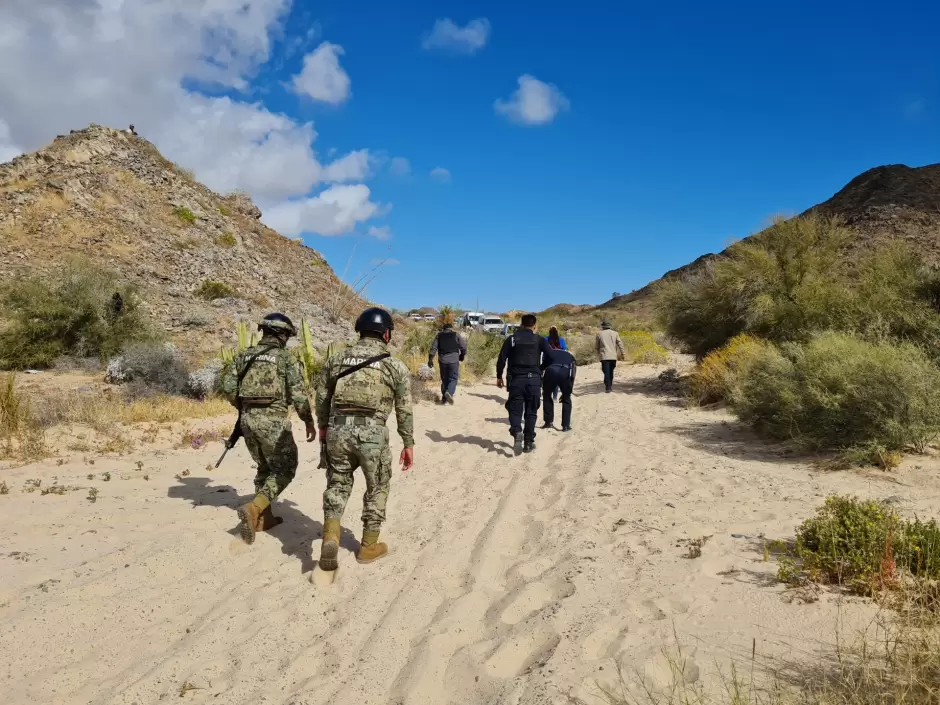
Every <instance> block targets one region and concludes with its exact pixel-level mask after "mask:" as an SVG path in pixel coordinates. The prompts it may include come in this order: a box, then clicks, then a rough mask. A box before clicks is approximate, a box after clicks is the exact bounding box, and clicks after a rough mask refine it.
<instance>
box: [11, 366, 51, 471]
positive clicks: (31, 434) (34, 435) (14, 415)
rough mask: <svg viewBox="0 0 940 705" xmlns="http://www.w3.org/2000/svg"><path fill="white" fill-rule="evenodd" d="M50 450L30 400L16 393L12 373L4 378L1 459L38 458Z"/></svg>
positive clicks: (14, 379)
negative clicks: (47, 447) (47, 448)
mask: <svg viewBox="0 0 940 705" xmlns="http://www.w3.org/2000/svg"><path fill="white" fill-rule="evenodd" d="M45 450H46V444H45V434H44V432H43V429H42V427H41V426H40V424H39V422H38V421H37V419H36V417H35V416H34V415H33V413H32V409H31V408H30V404H29V400H28V399H26V398H25V397H24V396H23V395H22V394H20V393H19V392H17V391H16V378H15V376H14V375H12V374H7V375H3V377H2V378H0V458H10V457H18V458H23V459H35V458H40V457H42V456H43V454H44V453H45Z"/></svg>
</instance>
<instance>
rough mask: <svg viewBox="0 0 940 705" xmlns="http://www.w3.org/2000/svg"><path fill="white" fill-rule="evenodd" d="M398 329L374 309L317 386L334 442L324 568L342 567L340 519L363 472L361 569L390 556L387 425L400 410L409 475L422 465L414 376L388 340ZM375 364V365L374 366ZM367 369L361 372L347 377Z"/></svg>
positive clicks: (323, 430) (321, 415) (329, 440)
mask: <svg viewBox="0 0 940 705" xmlns="http://www.w3.org/2000/svg"><path fill="white" fill-rule="evenodd" d="M394 327H395V325H394V323H393V322H392V317H391V316H390V315H389V314H388V312H387V311H385V310H383V309H380V308H369V309H366V310H365V311H363V312H362V314H361V315H360V316H359V319H358V320H357V321H356V332H357V333H359V336H360V339H359V342H358V343H356V344H355V345H351V346H350V347H348V348H346V349H345V350H343V351H342V352H340V353H339V354H337V355H334V356H332V357H331V358H330V359H329V360H327V362H326V364H325V365H324V366H323V370H322V371H321V373H320V383H319V384H318V386H317V403H316V406H317V421H318V423H319V426H320V438H321V440H322V439H323V438H325V439H326V448H327V471H326V472H327V485H326V490H325V491H324V493H323V543H322V545H321V547H320V568H321V569H322V570H336V568H337V567H338V565H339V564H338V562H337V554H338V552H339V537H340V520H341V519H342V517H343V511H344V510H345V509H346V502H348V501H349V495H350V493H351V492H352V488H353V472H354V471H355V470H356V468H357V467H361V468H362V473H363V475H365V479H366V492H365V496H364V497H363V502H362V504H363V507H362V543H361V545H360V547H359V551H358V553H357V554H356V560H358V561H359V562H360V563H371V562H372V561H374V560H377V559H379V558H381V557H382V556H384V555H385V554H386V553H388V546H387V545H386V544H384V543H379V531H380V529H381V526H382V522H384V521H385V505H386V503H387V502H388V491H389V484H390V482H391V479H392V456H391V451H390V450H389V447H388V429H387V428H386V426H385V422H386V420H387V419H388V417H389V414H391V411H392V407H393V406H394V408H395V416H396V418H397V420H398V435H399V436H401V439H402V441H403V442H404V445H405V448H404V450H403V451H402V453H401V458H400V462H401V466H402V470H408V469H409V468H411V466H412V464H413V463H414V451H413V447H414V415H413V412H412V408H411V374H410V373H409V371H408V368H407V367H405V365H404V363H402V362H401V360H396V359H395V358H392V357H390V356H389V353H388V350H387V348H388V342H389V340H390V339H391V334H392V330H393V329H394ZM370 360H371V362H370ZM362 363H368V364H366V365H365V366H364V367H360V369H358V370H356V371H354V372H352V373H347V374H346V375H344V374H343V372H344V371H345V370H349V369H351V368H353V367H355V366H357V365H362Z"/></svg>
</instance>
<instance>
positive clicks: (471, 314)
mask: <svg viewBox="0 0 940 705" xmlns="http://www.w3.org/2000/svg"><path fill="white" fill-rule="evenodd" d="M461 323H462V324H463V327H464V328H476V327H477V326H479V325H483V314H482V313H479V312H477V311H467V312H466V313H465V314H464V315H463V318H462V319H461Z"/></svg>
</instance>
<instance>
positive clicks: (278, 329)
mask: <svg viewBox="0 0 940 705" xmlns="http://www.w3.org/2000/svg"><path fill="white" fill-rule="evenodd" d="M258 330H260V331H261V332H263V333H272V334H274V335H283V334H284V333H287V335H288V336H292V335H297V329H296V328H294V323H293V322H292V321H291V319H289V318H288V317H287V316H285V315H284V314H283V313H269V314H268V315H267V316H265V317H264V318H262V319H261V323H259V324H258Z"/></svg>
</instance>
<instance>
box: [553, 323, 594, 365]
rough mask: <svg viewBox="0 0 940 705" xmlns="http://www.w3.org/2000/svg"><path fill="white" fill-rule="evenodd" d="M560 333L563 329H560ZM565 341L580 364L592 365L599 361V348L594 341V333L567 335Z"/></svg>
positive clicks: (569, 350)
mask: <svg viewBox="0 0 940 705" xmlns="http://www.w3.org/2000/svg"><path fill="white" fill-rule="evenodd" d="M558 332H559V335H560V334H561V330H560V329H559V331H558ZM564 337H565V343H566V344H567V346H568V352H570V353H571V354H572V355H573V356H574V359H575V362H577V363H578V365H590V364H591V363H592V362H597V348H596V346H595V343H594V336H593V335H567V336H564Z"/></svg>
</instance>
